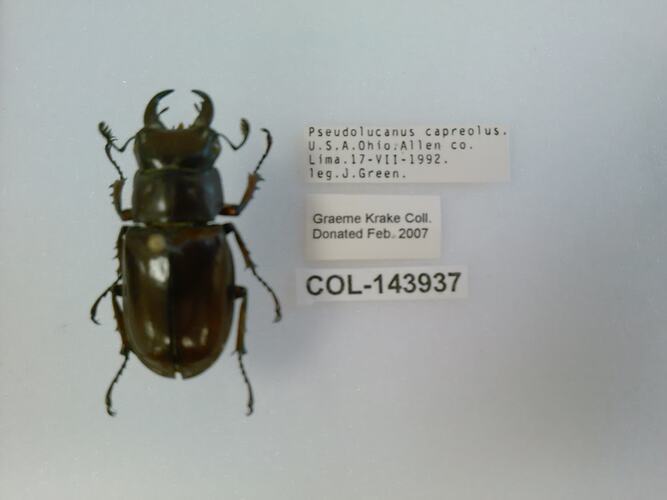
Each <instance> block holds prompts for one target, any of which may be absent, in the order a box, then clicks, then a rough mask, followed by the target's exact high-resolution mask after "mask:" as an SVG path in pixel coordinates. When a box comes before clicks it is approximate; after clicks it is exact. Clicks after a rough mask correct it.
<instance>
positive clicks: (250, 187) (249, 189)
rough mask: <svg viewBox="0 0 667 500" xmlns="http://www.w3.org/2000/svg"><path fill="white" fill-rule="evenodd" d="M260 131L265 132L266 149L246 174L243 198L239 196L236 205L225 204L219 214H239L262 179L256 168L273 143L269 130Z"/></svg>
mask: <svg viewBox="0 0 667 500" xmlns="http://www.w3.org/2000/svg"><path fill="white" fill-rule="evenodd" d="M262 132H264V133H265V134H266V150H265V151H264V154H263V155H262V157H261V158H260V160H259V163H257V166H256V167H255V170H253V172H252V173H251V174H248V184H247V186H246V189H245V193H243V198H241V202H240V203H238V204H236V205H231V204H225V205H224V206H223V207H222V210H221V211H220V214H221V215H231V216H237V215H240V214H241V212H242V211H243V209H244V208H245V207H246V205H247V204H248V202H250V200H251V199H252V197H253V195H254V194H255V191H257V183H259V181H262V180H264V179H263V178H262V176H261V175H260V174H259V172H258V170H259V167H261V166H262V163H264V159H265V158H266V157H267V155H268V154H269V151H270V150H271V145H272V144H273V138H272V137H271V132H269V131H268V130H267V129H265V128H263V129H262Z"/></svg>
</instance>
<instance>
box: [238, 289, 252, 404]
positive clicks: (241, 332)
mask: <svg viewBox="0 0 667 500" xmlns="http://www.w3.org/2000/svg"><path fill="white" fill-rule="evenodd" d="M234 292H235V294H236V298H237V299H241V311H240V312H239V321H238V329H237V331H236V350H235V351H234V353H235V354H236V356H237V358H238V360H239V368H240V369H241V375H243V381H244V382H245V385H246V387H247V388H248V413H246V415H250V414H252V411H253V408H254V405H255V399H254V398H253V395H252V385H250V379H249V378H248V374H247V373H246V371H245V366H243V355H244V354H245V353H246V352H247V351H246V348H245V332H246V329H245V319H246V312H247V309H248V290H247V289H246V288H245V287H242V286H237V287H236V288H235V290H234Z"/></svg>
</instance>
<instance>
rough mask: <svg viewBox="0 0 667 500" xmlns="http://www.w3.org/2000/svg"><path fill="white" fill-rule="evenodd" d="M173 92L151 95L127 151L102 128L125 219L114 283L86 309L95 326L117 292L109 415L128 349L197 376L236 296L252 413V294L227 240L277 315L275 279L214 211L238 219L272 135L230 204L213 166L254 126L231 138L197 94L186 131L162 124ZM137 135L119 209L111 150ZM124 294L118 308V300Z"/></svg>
mask: <svg viewBox="0 0 667 500" xmlns="http://www.w3.org/2000/svg"><path fill="white" fill-rule="evenodd" d="M171 92H173V91H172V90H165V91H163V92H160V93H158V94H157V95H155V96H154V97H153V98H152V99H151V100H150V102H149V103H148V105H147V106H146V111H145V113H144V127H143V128H142V129H141V130H140V131H139V132H137V133H136V134H135V135H134V136H132V137H130V138H129V139H128V140H127V141H126V142H125V144H123V145H122V146H121V147H118V146H117V145H116V138H115V137H114V136H113V134H112V132H111V129H110V128H109V127H108V126H107V125H106V124H105V123H104V122H101V123H100V124H99V127H98V128H99V131H100V133H101V134H102V136H103V137H104V138H105V139H106V145H105V147H104V150H105V153H106V155H107V157H108V158H109V161H111V163H112V165H113V166H114V168H115V169H116V171H117V172H118V175H119V177H120V178H119V179H118V180H116V181H115V182H114V183H113V184H112V185H111V188H112V199H113V205H114V207H115V209H116V212H118V215H119V216H120V218H121V220H122V221H132V222H134V224H132V225H125V226H122V228H121V230H120V233H119V235H118V239H117V242H116V250H117V257H118V271H117V278H116V280H115V281H114V282H113V283H112V284H111V285H110V286H109V287H108V288H107V289H106V290H104V291H103V292H102V294H101V295H100V296H99V297H98V298H97V300H96V301H95V303H94V304H93V306H92V308H91V310H90V317H91V319H92V320H93V322H95V323H96V324H99V323H98V322H97V319H96V312H97V307H98V305H99V303H100V301H101V300H102V298H104V296H106V295H107V294H110V296H111V305H112V308H113V313H114V317H115V320H116V326H117V329H118V332H119V333H120V338H121V343H122V344H121V349H120V354H121V355H122V356H123V358H124V359H123V362H122V364H121V366H120V368H119V370H118V372H117V373H116V376H115V377H114V378H113V380H112V381H111V384H110V385H109V389H108V390H107V393H106V398H105V402H106V409H107V413H108V414H109V415H111V416H113V415H115V412H114V411H113V409H112V401H111V392H112V390H113V388H114V385H115V384H116V382H117V381H118V378H119V377H120V375H121V374H122V372H123V370H124V369H125V366H126V364H127V361H128V359H129V356H130V352H132V353H134V354H135V355H136V356H137V358H139V360H140V361H141V362H142V363H143V364H144V365H146V366H147V367H148V368H149V369H150V370H152V371H153V372H155V373H157V374H159V375H163V376H165V377H175V376H176V374H177V373H178V374H180V375H181V376H182V377H183V378H190V377H194V376H195V375H198V374H200V373H201V372H203V371H204V370H206V369H207V368H208V367H209V366H211V365H212V364H213V363H214V362H215V361H216V359H217V358H218V356H219V355H220V353H221V352H222V350H223V348H224V346H225V343H226V341H227V337H229V332H230V328H231V325H232V318H233V315H234V314H233V313H234V302H235V300H236V299H241V306H240V310H239V317H238V326H237V334H236V351H235V353H236V355H237V357H238V362H239V367H240V369H241V374H242V376H243V380H244V382H245V384H246V386H247V389H248V415H250V414H251V413H252V411H253V405H254V399H253V393H252V386H251V385H250V380H249V379H248V376H247V374H246V370H245V367H244V365H243V355H244V354H245V353H246V348H245V333H246V327H245V323H246V313H247V307H248V294H247V290H246V288H245V287H242V286H237V285H236V283H235V281H234V261H233V259H232V254H231V251H230V249H229V246H228V244H227V240H226V236H227V235H228V234H229V233H231V234H233V236H234V239H235V240H236V243H237V245H238V246H239V248H240V250H241V254H242V255H243V259H244V261H245V265H246V267H247V268H249V269H250V271H251V272H252V273H253V274H254V275H255V277H256V278H257V279H258V280H259V282H260V283H261V284H262V285H263V286H264V288H266V289H267V290H268V292H269V293H270V294H271V297H272V298H273V302H274V306H275V314H276V316H275V321H279V320H280V316H281V313H280V303H279V301H278V297H277V296H276V294H275V293H274V292H273V289H272V288H271V287H270V286H269V284H268V283H267V282H266V281H264V280H263V279H262V278H261V277H260V276H259V275H258V274H257V270H256V266H255V264H254V263H253V261H252V260H251V259H250V252H249V251H248V249H247V247H246V246H245V243H244V242H243V240H242V239H241V235H240V234H239V233H238V231H237V230H236V228H235V227H234V225H233V224H231V223H225V224H214V223H213V220H214V219H215V217H216V216H217V215H227V216H237V215H240V214H241V212H242V211H243V209H244V208H245V206H246V205H247V204H248V202H249V201H250V199H251V198H252V196H253V193H254V192H255V190H256V189H257V183H258V182H259V181H261V180H262V177H261V176H260V175H259V173H258V171H259V167H260V166H261V165H262V163H263V162H264V159H265V158H266V156H267V155H268V153H269V150H270V149H271V143H272V138H271V134H270V133H269V131H268V130H266V129H261V130H262V132H264V133H265V134H266V150H265V151H264V154H263V155H262V157H261V158H260V160H259V162H258V163H257V166H256V167H255V169H254V171H253V172H252V173H251V174H249V175H248V184H247V187H246V190H245V193H244V194H243V197H242V198H241V201H240V203H238V204H227V203H224V199H223V193H222V182H221V179H220V174H219V173H218V170H217V169H216V168H215V167H214V166H213V163H214V162H215V160H216V158H217V157H218V155H219V154H220V151H221V143H220V139H223V140H224V141H225V142H226V143H227V144H229V146H230V147H231V148H232V150H234V151H236V150H237V149H239V148H240V147H242V146H243V145H244V144H245V143H246V140H247V139H248V135H249V132H250V127H249V125H248V122H247V121H246V120H245V119H242V120H241V133H242V135H243V138H242V139H241V142H240V143H239V144H234V143H233V142H232V141H230V140H229V139H228V138H227V137H226V136H225V135H224V134H220V133H218V132H216V131H215V130H214V129H212V128H211V121H212V120H213V104H212V102H211V99H210V98H209V97H208V96H207V95H206V94H205V93H204V92H201V91H199V90H193V92H194V93H195V94H197V95H198V96H199V97H200V98H201V99H202V102H201V104H200V105H199V106H198V105H196V104H195V109H196V110H197V111H198V112H199V114H198V116H197V118H196V119H195V120H194V122H192V124H191V125H190V126H188V127H184V126H183V124H180V125H179V127H178V128H172V129H168V128H167V127H165V126H164V125H163V123H162V122H161V121H160V115H161V114H162V113H164V112H165V111H166V110H167V109H168V108H165V109H163V110H161V111H159V112H158V105H159V103H160V100H161V99H163V98H164V97H165V96H167V95H168V94H170V93H171ZM132 140H134V155H135V157H136V160H137V163H138V167H139V168H138V170H137V172H136V173H135V175H134V186H133V187H134V189H133V192H132V208H129V209H124V208H122V202H121V194H122V190H123V186H124V184H125V176H124V175H123V172H122V171H121V169H120V167H119V166H118V164H117V163H116V161H115V160H114V158H113V156H112V154H111V151H112V150H115V151H118V152H120V153H122V152H124V151H125V149H126V148H127V146H128V145H129V143H130V142H131V141H132ZM119 298H122V307H121V304H120V301H119Z"/></svg>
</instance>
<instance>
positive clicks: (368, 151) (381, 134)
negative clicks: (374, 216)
mask: <svg viewBox="0 0 667 500" xmlns="http://www.w3.org/2000/svg"><path fill="white" fill-rule="evenodd" d="M305 175H306V180H307V181H309V182H318V183H407V182H413V183H431V182H500V181H507V180H509V132H508V131H507V130H506V129H505V128H504V127H502V126H497V125H456V126H438V127H426V126H421V127H369V126H348V127H318V126H309V127H307V128H306V162H305Z"/></svg>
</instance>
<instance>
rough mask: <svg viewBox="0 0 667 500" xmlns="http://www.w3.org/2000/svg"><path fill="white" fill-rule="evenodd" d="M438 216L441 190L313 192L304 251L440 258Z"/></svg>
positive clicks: (322, 255)
mask: <svg viewBox="0 0 667 500" xmlns="http://www.w3.org/2000/svg"><path fill="white" fill-rule="evenodd" d="M440 219H441V217H440V198H439V197H438V196H403V195H347V194H311V195H308V196H307V198H306V257H307V258H308V259H310V260H350V259H359V260H366V259H436V258H438V257H440V240H441V234H440Z"/></svg>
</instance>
